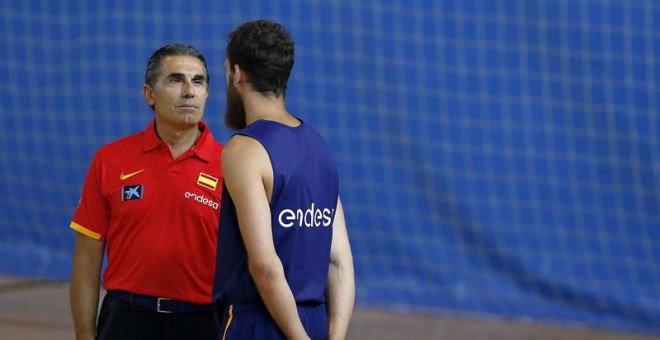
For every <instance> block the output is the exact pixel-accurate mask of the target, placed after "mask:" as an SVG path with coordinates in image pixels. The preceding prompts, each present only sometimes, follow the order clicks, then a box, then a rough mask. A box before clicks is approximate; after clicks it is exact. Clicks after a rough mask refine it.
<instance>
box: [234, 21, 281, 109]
mask: <svg viewBox="0 0 660 340" xmlns="http://www.w3.org/2000/svg"><path fill="white" fill-rule="evenodd" d="M225 56H226V57H227V59H228V60H229V65H230V66H231V67H232V68H233V67H234V65H236V64H238V66H240V67H241V69H242V70H243V71H244V72H245V73H246V74H247V76H248V79H249V80H250V84H251V85H252V88H253V89H254V90H255V91H257V92H259V93H262V94H265V95H275V96H276V97H279V96H280V95H282V96H283V95H285V94H286V87H287V82H288V81H289V75H291V69H292V68H293V59H294V57H293V56H294V43H293V38H292V37H291V35H290V34H289V33H288V32H287V31H286V29H284V26H282V25H281V24H279V23H276V22H272V21H269V20H263V19H262V20H255V21H249V22H246V23H244V24H242V25H241V26H239V27H238V28H236V29H235V30H234V31H233V32H231V33H229V36H228V37H227V50H226V51H225Z"/></svg>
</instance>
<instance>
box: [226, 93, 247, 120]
mask: <svg viewBox="0 0 660 340" xmlns="http://www.w3.org/2000/svg"><path fill="white" fill-rule="evenodd" d="M225 125H227V127H229V128H230V129H232V130H234V131H236V130H240V129H242V128H244V127H245V126H246V125H247V122H246V119H245V106H243V98H242V97H241V94H240V93H238V91H237V90H236V87H234V84H233V83H232V82H229V84H227V111H226V112H225Z"/></svg>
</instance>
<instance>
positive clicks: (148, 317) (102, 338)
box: [96, 295, 220, 340]
mask: <svg viewBox="0 0 660 340" xmlns="http://www.w3.org/2000/svg"><path fill="white" fill-rule="evenodd" d="M219 325H220V320H219V317H218V313H217V312H213V311H204V312H193V313H158V312H156V311H154V310H149V309H146V308H142V307H139V306H134V305H131V304H129V303H126V302H124V301H121V300H118V299H116V298H113V297H111V296H108V295H106V296H105V298H104V299H103V304H102V305H101V312H100V313H99V321H98V325H97V328H96V330H97V335H96V338H97V339H98V340H133V339H135V340H150V339H158V340H168V339H169V340H181V339H185V340H188V339H190V340H216V339H217V338H218V334H219V332H220V330H219V328H218V327H219Z"/></svg>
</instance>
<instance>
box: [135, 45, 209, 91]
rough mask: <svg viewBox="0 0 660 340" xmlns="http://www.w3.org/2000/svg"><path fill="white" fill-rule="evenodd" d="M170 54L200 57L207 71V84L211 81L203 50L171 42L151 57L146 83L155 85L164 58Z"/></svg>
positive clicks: (145, 77) (146, 73)
mask: <svg viewBox="0 0 660 340" xmlns="http://www.w3.org/2000/svg"><path fill="white" fill-rule="evenodd" d="M169 56H188V57H195V58H197V59H199V60H200V61H201V62H202V64H203V65H204V71H205V72H206V84H207V85H208V84H210V83H211V79H210V77H209V70H208V68H207V67H206V59H204V55H203V54H202V52H200V51H198V50H197V49H196V48H194V47H193V46H192V45H188V44H180V43H176V44H169V45H165V46H163V47H161V48H159V49H157V50H156V51H155V52H154V53H153V54H152V55H151V58H149V62H148V63H147V71H146V72H145V74H144V83H145V84H147V85H150V86H152V87H153V86H154V85H155V83H156V79H158V75H159V74H160V72H161V70H162V66H163V59H165V57H169Z"/></svg>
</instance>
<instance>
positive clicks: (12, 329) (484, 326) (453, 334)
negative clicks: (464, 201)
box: [0, 278, 660, 340]
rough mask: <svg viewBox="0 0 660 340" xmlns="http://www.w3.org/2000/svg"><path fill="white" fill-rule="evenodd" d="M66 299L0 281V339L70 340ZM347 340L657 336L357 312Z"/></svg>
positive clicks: (38, 285)
mask: <svg viewBox="0 0 660 340" xmlns="http://www.w3.org/2000/svg"><path fill="white" fill-rule="evenodd" d="M68 298H69V296H68V283H67V282H53V281H35V280H23V279H17V278H0V339H12V340H13V339H20V340H33V339H51V340H60V339H62V340H63V339H67V340H69V339H73V326H72V323H71V317H70V314H69V302H68V301H69V300H68ZM348 339H355V340H357V339H360V340H370V339H385V340H387V339H406V340H411V339H451V340H454V339H455V340H461V339H470V340H481V339H484V340H486V339H488V340H499V339H502V340H504V339H506V340H518V339H520V340H523V339H530V340H546V339H547V340H578V339H579V340H619V339H620V340H624V339H625V340H651V339H655V340H660V337H653V336H644V335H640V334H621V333H609V332H602V331H596V330H588V329H571V328H560V327H555V326H548V325H533V324H522V323H511V322H509V323H506V322H501V321H488V320H483V319H478V320H477V319H455V318H445V317H438V316H415V315H410V314H401V313H392V312H386V311H374V310H365V309H359V308H358V309H356V310H355V312H354V314H353V320H352V322H351V326H350V329H349V334H348Z"/></svg>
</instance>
